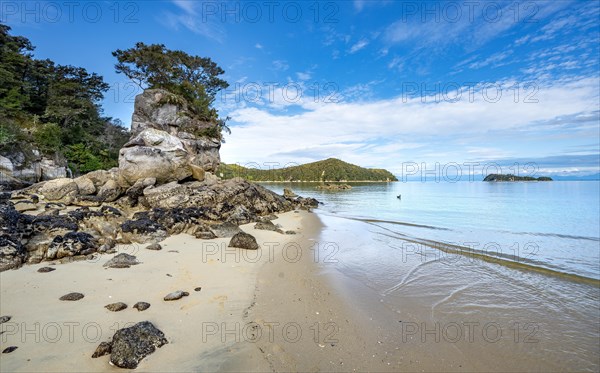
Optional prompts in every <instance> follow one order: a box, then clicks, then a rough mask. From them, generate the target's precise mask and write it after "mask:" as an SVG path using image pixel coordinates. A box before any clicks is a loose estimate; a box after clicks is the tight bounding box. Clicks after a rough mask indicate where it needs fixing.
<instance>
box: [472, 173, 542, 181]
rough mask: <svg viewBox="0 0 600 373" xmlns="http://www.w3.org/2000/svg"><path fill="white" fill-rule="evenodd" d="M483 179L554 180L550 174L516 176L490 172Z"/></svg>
mask: <svg viewBox="0 0 600 373" xmlns="http://www.w3.org/2000/svg"><path fill="white" fill-rule="evenodd" d="M483 181H508V182H513V181H552V178H551V177H548V176H540V177H532V176H516V175H513V174H507V175H502V174H489V175H487V176H486V177H485V178H484V179H483Z"/></svg>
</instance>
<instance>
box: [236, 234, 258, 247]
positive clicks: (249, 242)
mask: <svg viewBox="0 0 600 373" xmlns="http://www.w3.org/2000/svg"><path fill="white" fill-rule="evenodd" d="M229 247H237V248H239V249H247V250H257V249H258V247H259V246H258V243H256V238H254V236H252V235H250V234H248V233H246V232H239V233H236V234H235V236H233V237H232V238H231V241H229Z"/></svg>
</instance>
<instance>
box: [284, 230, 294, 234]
mask: <svg viewBox="0 0 600 373" xmlns="http://www.w3.org/2000/svg"><path fill="white" fill-rule="evenodd" d="M285 234H296V231H285Z"/></svg>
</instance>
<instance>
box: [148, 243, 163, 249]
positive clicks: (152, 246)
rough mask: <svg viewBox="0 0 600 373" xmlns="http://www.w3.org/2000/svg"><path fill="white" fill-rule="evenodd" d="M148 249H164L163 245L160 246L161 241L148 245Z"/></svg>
mask: <svg viewBox="0 0 600 373" xmlns="http://www.w3.org/2000/svg"><path fill="white" fill-rule="evenodd" d="M146 249H148V250H154V251H158V250H162V246H160V244H159V243H152V244H150V245H148V246H146Z"/></svg>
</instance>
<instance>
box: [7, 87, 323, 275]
mask: <svg viewBox="0 0 600 373" xmlns="http://www.w3.org/2000/svg"><path fill="white" fill-rule="evenodd" d="M207 129H208V130H207ZM132 130H133V131H132V132H133V135H132V137H131V139H130V141H129V142H128V143H127V144H126V145H125V146H124V148H123V149H121V153H120V159H119V167H118V168H113V169H111V170H108V171H104V170H101V171H94V172H90V173H88V174H86V175H83V176H80V177H78V178H75V179H69V178H64V177H63V178H56V179H54V180H51V181H46V182H41V183H37V184H34V185H32V186H29V187H27V188H25V189H21V190H18V191H14V192H12V193H0V271H3V270H7V269H14V268H18V267H20V266H21V265H22V264H23V263H26V262H27V263H39V262H40V261H52V260H58V261H70V260H76V259H78V258H82V257H83V258H85V257H86V256H89V255H93V254H95V253H96V252H100V253H103V252H110V251H111V250H112V248H113V247H114V245H115V244H116V243H122V244H129V243H133V242H138V243H148V242H159V241H162V240H164V239H165V238H166V237H167V236H169V235H172V234H179V233H188V234H191V235H194V236H195V237H197V238H199V239H210V238H213V237H216V236H220V233H219V232H220V230H222V229H221V228H222V227H223V223H226V224H228V225H229V226H233V227H234V228H236V227H237V225H240V224H246V223H251V222H259V221H261V219H262V216H268V215H271V214H273V213H277V212H285V211H290V210H292V209H294V208H310V207H316V206H317V204H318V202H317V201H316V200H314V199H311V198H302V197H298V196H295V195H287V196H280V195H278V194H276V193H274V192H272V191H270V190H267V189H265V188H263V187H261V186H260V185H256V184H252V183H249V182H247V181H245V180H243V179H239V178H238V179H232V180H227V181H221V180H220V179H219V178H218V177H216V176H215V175H214V174H212V173H211V172H212V171H214V170H215V169H216V167H217V166H218V164H219V147H220V141H219V139H218V138H216V137H207V136H205V134H212V136H214V134H215V133H216V132H215V130H216V128H215V127H214V125H213V124H207V123H205V122H201V121H198V120H195V119H193V117H192V116H190V115H189V112H188V111H187V107H186V105H185V104H182V103H181V102H179V101H178V99H177V98H174V96H173V95H171V94H169V93H167V92H165V91H162V90H148V91H146V92H144V93H143V94H141V95H139V96H138V97H137V98H136V106H135V111H134V115H133V124H132ZM0 167H1V169H0V171H6V172H9V171H10V167H11V165H10V164H9V162H8V161H6V160H5V159H3V158H0ZM69 206H75V207H69ZM77 207H78V208H77ZM215 232H217V233H219V234H217V233H215Z"/></svg>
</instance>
